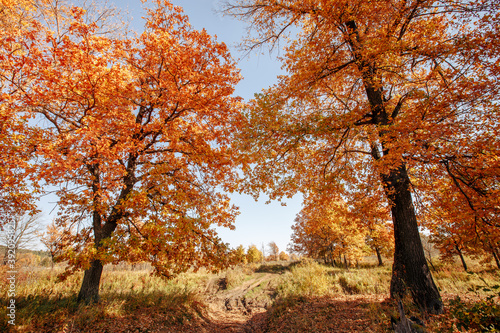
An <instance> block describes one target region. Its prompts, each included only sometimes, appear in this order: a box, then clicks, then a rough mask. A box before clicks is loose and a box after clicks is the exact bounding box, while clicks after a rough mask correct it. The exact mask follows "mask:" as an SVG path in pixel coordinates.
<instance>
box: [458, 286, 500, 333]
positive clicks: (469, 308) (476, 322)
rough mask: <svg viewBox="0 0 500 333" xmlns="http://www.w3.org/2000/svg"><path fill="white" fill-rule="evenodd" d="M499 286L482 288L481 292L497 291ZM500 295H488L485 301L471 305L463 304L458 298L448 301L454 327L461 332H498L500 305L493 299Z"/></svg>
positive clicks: (499, 326)
mask: <svg viewBox="0 0 500 333" xmlns="http://www.w3.org/2000/svg"><path fill="white" fill-rule="evenodd" d="M499 288H500V286H498V285H496V286H493V287H491V288H490V287H483V288H482V290H483V291H487V292H488V291H498V289H499ZM498 296H500V293H498V294H493V295H489V296H488V297H487V298H486V299H484V300H481V301H479V302H475V303H473V304H469V305H467V304H465V303H464V302H462V300H461V299H460V297H459V296H457V297H456V298H455V299H453V300H451V301H450V313H451V314H452V315H453V317H454V318H455V319H456V320H457V323H456V326H457V328H458V329H460V330H462V329H465V330H471V329H473V330H479V331H482V332H485V331H486V332H488V331H489V332H498V331H499V330H500V305H499V304H498V303H497V302H495V298H497V297H498Z"/></svg>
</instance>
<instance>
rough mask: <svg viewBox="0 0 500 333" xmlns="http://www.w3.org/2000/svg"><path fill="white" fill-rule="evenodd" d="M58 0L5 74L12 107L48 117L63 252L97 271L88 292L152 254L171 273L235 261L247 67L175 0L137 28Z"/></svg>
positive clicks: (38, 150) (84, 296)
mask: <svg viewBox="0 0 500 333" xmlns="http://www.w3.org/2000/svg"><path fill="white" fill-rule="evenodd" d="M50 5H51V6H49V9H50V10H46V11H44V12H43V15H42V17H43V24H41V23H40V24H38V27H39V29H38V30H37V32H36V34H35V33H34V34H33V36H31V38H30V40H29V43H24V45H26V51H23V52H10V53H8V52H4V54H6V57H7V58H8V60H9V61H10V63H11V64H12V67H11V69H12V71H14V72H15V73H16V75H14V76H10V77H9V76H7V75H4V76H3V79H5V80H6V82H8V86H7V87H6V88H5V89H7V90H8V91H10V92H11V95H12V96H14V97H11V98H10V99H9V100H8V101H6V104H5V105H6V106H5V108H6V109H7V110H9V112H13V113H14V114H16V115H18V116H19V117H25V118H30V117H31V118H32V119H36V120H37V121H36V122H33V124H32V125H31V126H30V127H31V130H32V131H34V132H36V133H38V139H37V141H36V145H35V146H34V148H33V150H34V151H35V154H36V167H37V170H34V171H33V174H34V175H36V177H38V179H40V180H43V182H45V184H47V185H50V186H52V187H55V188H57V195H58V196H59V202H58V205H59V212H58V217H57V219H56V227H57V228H58V229H60V230H64V231H65V233H64V237H63V239H64V242H62V243H59V250H57V253H58V255H57V257H58V259H59V260H63V261H66V262H67V263H68V264H69V266H68V267H69V268H68V270H67V272H66V273H67V274H70V273H72V272H74V271H77V270H82V269H83V270H85V274H84V278H83V282H82V286H81V289H80V292H79V295H78V299H79V300H83V301H86V302H93V301H97V300H98V291H99V282H100V278H101V274H102V270H103V265H105V264H108V263H118V262H120V261H128V262H137V261H150V262H151V263H152V265H153V266H154V267H155V271H156V273H158V274H162V275H164V276H171V275H173V274H177V273H179V272H183V271H186V270H187V269H190V268H198V267H202V266H205V267H209V268H212V269H217V268H221V267H225V266H226V265H227V264H228V261H227V260H225V259H226V258H227V256H225V254H226V252H227V245H226V244H224V243H223V242H222V241H221V240H220V238H219V237H218V236H217V234H216V231H215V229H213V228H212V226H213V225H218V226H225V227H232V223H233V221H234V217H235V215H236V214H237V211H236V208H235V207H233V206H232V205H231V204H230V203H229V198H228V197H227V196H226V195H224V194H221V193H220V190H221V189H222V190H228V191H230V190H232V187H233V183H234V180H235V179H236V177H237V175H236V174H235V172H234V171H233V165H234V164H235V161H234V159H232V157H231V154H230V153H229V151H228V150H229V144H230V142H231V135H232V133H233V132H234V129H233V130H230V126H233V127H235V126H237V124H238V118H239V111H238V110H239V99H238V98H236V97H232V93H233V91H234V86H235V84H236V83H237V82H238V81H239V79H240V75H239V72H238V70H237V69H236V67H235V62H234V60H233V59H232V58H231V56H230V55H229V52H228V50H227V47H226V46H225V45H224V44H223V43H220V42H217V41H216V40H215V38H213V37H211V36H210V35H208V33H207V32H206V31H204V30H202V31H197V30H195V29H193V28H192V27H191V26H190V25H189V22H188V18H187V16H186V15H184V14H183V13H182V9H181V8H180V7H176V6H173V5H172V4H171V3H170V2H169V1H166V0H155V1H152V6H150V8H149V9H148V10H147V16H146V22H145V29H144V32H143V33H141V34H140V35H138V36H136V37H129V36H127V35H125V34H123V35H122V36H119V35H117V34H116V33H115V34H105V33H102V32H103V25H102V22H101V21H99V17H98V18H97V19H96V20H93V19H92V16H89V15H86V11H85V9H83V8H80V7H75V6H63V5H61V3H60V2H58V1H55V2H53V3H51V4H50ZM36 9H37V10H44V8H43V7H37V8H36ZM21 37H22V38H24V36H20V37H19V38H21ZM28 37H30V36H28ZM19 43H21V41H20V42H19ZM25 74H26V75H28V76H29V78H27V80H28V81H29V84H27V85H20V84H18V80H17V78H18V77H19V76H21V77H22V75H25Z"/></svg>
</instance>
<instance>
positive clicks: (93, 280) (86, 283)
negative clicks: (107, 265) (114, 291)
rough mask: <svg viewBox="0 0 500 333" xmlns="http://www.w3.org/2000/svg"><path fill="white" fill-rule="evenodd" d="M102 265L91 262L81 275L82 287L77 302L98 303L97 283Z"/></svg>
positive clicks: (97, 261) (98, 261) (94, 261)
mask: <svg viewBox="0 0 500 333" xmlns="http://www.w3.org/2000/svg"><path fill="white" fill-rule="evenodd" d="M102 268H103V266H102V263H101V261H100V260H95V259H94V260H93V261H92V263H91V266H90V268H89V269H87V270H86V271H85V274H84V275H83V281H82V286H81V288H80V292H79V293H78V302H81V301H84V302H85V303H87V304H88V303H97V302H98V301H99V283H100V281H101V275H102Z"/></svg>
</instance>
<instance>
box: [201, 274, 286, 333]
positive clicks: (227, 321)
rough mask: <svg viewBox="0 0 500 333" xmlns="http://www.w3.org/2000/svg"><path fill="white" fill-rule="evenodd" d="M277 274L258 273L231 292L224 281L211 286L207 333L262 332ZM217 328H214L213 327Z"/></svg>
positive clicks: (208, 291)
mask: <svg viewBox="0 0 500 333" xmlns="http://www.w3.org/2000/svg"><path fill="white" fill-rule="evenodd" d="M275 277H276V274H270V273H257V274H255V275H254V276H252V277H251V278H250V279H248V280H246V281H244V282H243V283H241V284H240V285H237V286H235V287H232V288H228V286H227V280H225V279H224V278H221V279H214V280H212V281H210V282H209V284H208V286H207V290H206V293H205V294H206V297H207V303H208V304H209V317H210V318H209V319H210V320H209V323H207V326H209V327H206V329H207V332H210V330H211V329H212V330H213V332H215V331H216V332H261V331H263V328H262V325H263V323H264V318H265V313H266V311H267V308H268V306H270V304H271V301H272V299H273V297H274V291H273V286H272V280H273V279H274V278H275ZM214 326H215V327H214Z"/></svg>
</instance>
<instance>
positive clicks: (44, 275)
mask: <svg viewBox="0 0 500 333" xmlns="http://www.w3.org/2000/svg"><path fill="white" fill-rule="evenodd" d="M435 266H436V268H437V271H435V272H433V276H434V279H435V281H436V284H437V286H438V288H439V289H440V292H441V295H442V297H443V300H444V302H445V306H446V311H445V313H444V314H443V315H440V316H432V317H430V318H425V319H426V320H427V326H428V329H429V331H431V332H460V331H463V332H479V331H482V330H483V328H481V326H480V325H481V323H483V322H484V323H493V325H494V324H495V322H496V320H498V318H496V317H495V316H498V311H500V310H499V308H498V306H497V305H498V302H499V301H500V299H499V297H498V295H497V294H495V292H497V291H498V289H495V285H497V284H498V281H500V274H499V271H498V270H496V269H493V267H492V266H481V265H479V264H477V265H476V266H473V265H471V267H473V273H468V272H465V271H463V269H461V268H460V266H459V265H457V264H456V263H436V264H435ZM138 268H139V269H137V267H136V269H131V268H130V267H126V266H123V267H109V268H108V267H107V268H106V269H105V272H104V274H103V277H102V280H101V289H100V297H101V301H100V303H98V304H94V305H83V304H78V303H77V302H76V295H77V293H78V290H79V287H80V283H81V280H82V274H76V275H73V276H71V277H69V278H68V279H67V280H65V281H64V282H57V279H56V275H57V273H59V272H60V271H61V268H58V267H56V268H55V269H54V270H51V269H50V268H41V267H36V268H22V269H20V270H19V273H18V274H17V276H16V278H17V280H16V286H17V289H16V293H17V297H16V326H15V327H12V326H11V325H8V322H7V321H8V317H6V315H5V311H6V310H7V309H6V305H7V304H8V301H9V297H8V295H7V290H6V289H5V288H2V290H1V292H0V302H1V307H0V331H2V332H4V331H6V332H8V331H9V330H10V331H12V332H42V333H43V332H160V331H161V330H162V329H166V328H168V329H170V330H172V331H186V332H187V331H190V330H191V331H201V329H200V328H199V327H201V326H203V327H206V325H207V322H208V321H210V320H211V319H210V318H211V317H210V315H209V314H208V312H209V311H210V309H209V306H208V302H209V300H208V298H207V297H206V295H207V293H209V292H211V293H215V292H217V291H218V289H217V288H215V289H210V285H211V283H212V284H213V281H218V280H221V279H224V280H225V283H226V287H227V290H228V291H231V290H232V289H235V290H236V289H238V288H239V290H242V289H245V290H246V288H247V287H248V286H249V285H250V284H252V285H253V287H252V289H249V290H247V291H246V295H245V297H247V298H249V299H250V298H257V297H259V295H261V294H262V295H265V296H266V297H269V295H272V300H271V299H269V304H271V306H270V308H269V309H268V311H267V314H266V319H265V321H264V322H265V327H266V328H265V329H266V331H267V332H323V331H324V332H328V331H341V329H342V327H343V326H342V325H345V329H346V331H353V332H355V331H360V332H362V331H363V328H362V327H365V328H369V331H373V332H386V331H388V330H389V329H390V326H389V323H390V318H391V316H394V317H397V316H398V314H397V312H396V310H395V307H394V304H393V303H392V301H390V300H389V293H388V292H389V284H390V278H391V267H390V265H386V266H383V267H377V266H374V265H360V266H359V268H351V269H349V270H345V269H342V268H334V267H327V266H324V265H321V264H318V263H317V262H315V261H312V260H305V261H302V262H300V263H297V264H292V265H278V264H273V265H266V266H257V265H253V266H250V265H248V266H244V265H242V266H236V267H233V268H230V269H228V270H227V271H225V272H222V273H220V274H217V275H215V274H211V273H208V272H206V271H203V270H201V271H199V272H197V273H192V272H191V273H185V274H181V275H179V276H178V277H176V278H175V279H173V280H170V281H166V280H164V279H162V278H159V277H155V276H151V275H150V271H151V270H150V269H149V268H148V267H147V266H142V267H141V266H139V267H138ZM0 278H1V279H2V281H6V278H7V271H6V268H5V267H0ZM250 279H252V280H255V281H261V280H260V279H262V281H261V283H258V282H257V283H255V282H252V281H250V282H247V281H249V280H250ZM457 297H459V298H457ZM266 301H267V300H266ZM488 302H489V303H488ZM495 305H496V307H495ZM405 309H406V310H407V311H408V314H409V315H410V314H414V315H417V316H421V314H420V313H418V309H416V308H415V307H414V306H412V305H411V302H409V301H407V302H406V303H405ZM491 309H493V310H491ZM252 318H253V317H249V320H251V319H252ZM478 323H479V324H478ZM200 325H201V326H200ZM339 325H340V326H339ZM221 327H225V326H221ZM358 328H359V330H358ZM495 329H496V327H495ZM209 331H210V330H209ZM483 331H484V330H483Z"/></svg>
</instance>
